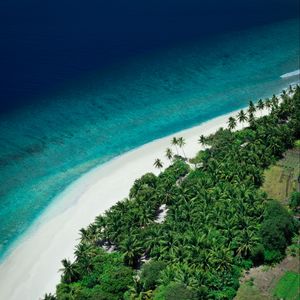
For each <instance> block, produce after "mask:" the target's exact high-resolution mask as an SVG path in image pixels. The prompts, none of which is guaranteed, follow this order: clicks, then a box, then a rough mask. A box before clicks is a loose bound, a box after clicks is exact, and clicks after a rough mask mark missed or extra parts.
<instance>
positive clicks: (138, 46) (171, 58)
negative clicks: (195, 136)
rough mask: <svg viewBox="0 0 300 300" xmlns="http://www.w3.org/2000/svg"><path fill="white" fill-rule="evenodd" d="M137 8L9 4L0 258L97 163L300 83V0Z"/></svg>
mask: <svg viewBox="0 0 300 300" xmlns="http://www.w3.org/2000/svg"><path fill="white" fill-rule="evenodd" d="M99 3H100V4H101V5H102V6H101V5H100V4H99ZM126 3H127V2H126ZM126 3H125V1H112V2H111V3H110V4H106V6H105V4H104V3H103V2H101V1H98V4H96V2H95V3H94V1H91V3H90V4H80V3H79V2H77V1H75V2H74V3H73V4H72V6H70V5H69V4H68V3H67V2H65V1H61V2H60V4H59V5H57V3H56V6H55V5H54V4H55V3H51V4H50V3H49V4H44V3H41V2H38V1H33V0H31V1H29V2H27V3H26V4H25V3H23V2H22V3H19V1H17V0H14V1H10V2H8V1H6V2H3V3H1V4H0V5H1V6H0V7H1V8H2V10H1V12H0V16H1V14H3V11H5V12H6V14H5V18H4V19H3V18H1V21H0V22H5V24H6V30H3V26H2V27H1V29H0V34H1V37H2V42H1V43H3V45H4V47H2V48H1V50H0V56H1V58H2V59H1V65H2V73H1V86H0V97H1V112H0V182H1V185H0V258H4V257H5V255H6V254H7V253H9V249H10V247H11V246H12V245H13V243H14V242H15V241H16V240H17V239H18V238H19V237H20V236H21V235H23V234H26V231H27V230H28V229H29V228H30V226H31V225H32V224H33V223H34V221H35V220H37V218H38V217H39V216H40V215H41V214H42V213H43V212H44V211H45V209H46V208H47V207H48V205H49V204H50V203H51V202H52V201H53V199H54V198H55V197H56V196H57V195H58V194H59V193H61V192H62V191H63V190H64V189H65V188H66V187H67V186H68V185H69V184H70V183H71V182H73V181H74V180H76V179H77V178H79V177H80V176H81V175H82V174H84V173H86V172H88V171H89V170H91V169H92V168H93V167H95V166H98V165H100V164H103V163H104V162H107V161H108V160H110V159H112V158H113V157H115V156H117V155H120V154H122V153H124V152H126V151H128V150H131V149H133V148H135V147H138V146H140V145H142V144H145V143H147V142H149V141H152V140H154V139H157V138H160V137H163V136H166V135H169V134H172V133H174V132H177V131H179V130H182V129H185V128H189V127H192V126H194V125H197V124H199V123H201V122H203V121H206V120H209V119H211V118H213V117H216V116H218V115H221V114H225V113H228V112H230V111H232V110H236V109H239V108H242V107H244V106H246V105H247V103H248V102H249V100H257V99H258V98H264V97H267V96H270V95H272V94H276V93H279V92H280V91H281V90H282V89H283V88H285V87H286V86H287V85H289V84H291V83H295V82H297V81H298V80H299V79H298V76H291V77H286V78H281V77H280V76H281V75H283V74H285V73H288V72H292V71H294V70H297V69H299V36H300V35H299V34H300V32H299V16H297V12H296V10H295V7H296V6H297V5H298V4H296V1H287V2H283V1H279V0H278V1H273V2H272V3H273V4H272V5H273V10H272V11H271V12H269V14H268V6H267V4H268V5H270V3H265V4H264V5H265V6H262V4H259V2H257V3H256V2H255V1H254V2H251V3H250V4H247V5H248V6H247V5H246V4H244V5H245V6H244V7H242V9H243V10H241V8H239V9H236V11H232V8H233V7H235V8H236V7H237V6H238V5H239V4H238V2H236V1H232V3H231V2H230V3H229V4H230V5H231V6H230V5H229V4H228V3H227V5H228V7H224V6H222V5H221V4H220V3H219V4H220V5H221V7H219V9H214V7H213V6H212V5H207V6H205V8H204V12H205V14H204V13H203V12H202V10H203V9H202V8H203V7H202V8H201V7H200V6H199V1H190V5H187V3H189V1H185V2H184V3H185V4H184V5H183V1H174V2H173V5H172V4H171V2H170V1H166V2H165V3H164V4H160V2H158V1H153V2H151V5H150V2H147V1H146V2H145V3H143V4H141V3H140V2H133V3H132V4H130V6H128V5H127V4H126ZM216 3H218V2H217V1H216V2H215V4H216ZM284 3H285V4H284ZM14 4H15V5H19V7H18V9H17V10H16V9H15V6H13V5H14ZM202 4H203V3H202ZM255 4H257V6H255ZM85 5H86V6H88V7H86V6H85ZM92 5H98V6H97V7H98V9H99V10H92V9H91V7H90V6H92ZM280 7H282V9H281V10H280ZM13 8H14V9H13ZM101 8H105V9H101ZM201 9H202V10H201ZM7 12H9V13H7ZM200 12H201V13H200ZM64 14H65V15H64ZM66 14H67V15H66ZM64 16H66V18H65V19H66V20H65V19H64V18H63V17H64ZM231 17H232V18H231ZM199 18H200V20H199ZM254 20H255V22H254ZM63 21H64V22H65V23H63V24H62V22H63ZM154 21H155V22H154ZM18 22H19V23H18ZM184 22H186V23H184ZM18 24H22V25H24V26H18ZM39 24H41V26H37V25H39ZM62 25H64V26H62ZM139 25H140V26H139ZM200 25H201V26H202V27H201V26H200ZM4 29H5V28H4ZM99 201H101V199H99Z"/></svg>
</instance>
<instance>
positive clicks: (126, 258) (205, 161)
mask: <svg viewBox="0 0 300 300" xmlns="http://www.w3.org/2000/svg"><path fill="white" fill-rule="evenodd" d="M296 95H298V96H299V88H297V92H296ZM295 97H296V96H295ZM295 97H294V98H295ZM294 98H293V99H291V98H289V97H285V98H284V101H283V103H282V104H281V105H279V103H278V99H277V98H276V97H273V98H272V100H270V101H268V104H267V102H266V103H265V104H264V105H267V107H269V108H271V111H272V112H271V114H270V115H269V116H265V117H262V118H258V119H256V118H255V117H254V115H253V112H254V110H255V109H256V107H255V106H254V104H253V103H251V107H250V108H251V111H253V112H252V114H251V112H250V113H249V111H248V112H247V113H244V112H243V113H240V116H239V117H238V119H239V120H240V119H241V122H244V121H245V120H246V119H248V120H249V122H250V124H251V125H250V127H249V128H246V129H244V130H242V131H236V132H232V131H230V130H228V129H220V130H218V131H217V133H216V134H214V135H211V136H209V137H202V138H201V141H202V144H204V145H206V146H207V145H208V146H209V147H208V148H207V149H206V150H204V151H201V152H200V153H199V154H198V155H197V157H196V158H195V159H194V160H193V162H194V163H195V167H194V168H193V170H191V168H190V167H189V165H188V164H187V163H186V162H185V159H183V158H182V157H180V156H179V155H177V156H175V157H172V162H173V164H172V165H171V166H170V167H168V168H167V169H165V170H164V171H163V172H161V173H160V175H159V176H155V175H154V174H151V173H147V174H145V175H144V176H142V177H141V178H140V179H137V180H136V181H135V183H134V185H133V187H132V188H131V190H130V195H129V198H128V199H124V200H123V201H120V202H118V203H117V204H116V205H114V206H113V207H112V208H111V209H110V210H108V211H107V212H106V213H105V214H104V215H103V216H99V217H97V218H96V220H95V222H94V223H93V224H91V225H90V226H88V228H86V229H82V230H81V241H80V244H79V245H78V246H77V247H76V251H75V256H76V260H75V262H74V263H71V262H69V261H68V260H64V261H63V266H64V267H63V269H62V270H61V271H62V279H61V283H60V284H59V285H58V286H57V291H56V296H57V299H58V300H69V299H72V300H84V299H97V300H99V299H102V300H103V299H105V300H106V299H107V300H108V299H109V300H119V299H124V298H125V299H128V300H129V299H130V300H136V299H141V300H148V299H152V298H153V299H155V300H169V299H170V300H176V299H180V300H184V299H233V297H234V296H235V292H236V290H237V289H238V286H239V276H240V273H241V270H242V269H248V268H250V267H252V266H253V264H256V265H258V264H260V263H262V262H263V261H264V262H267V263H273V262H274V261H278V260H279V259H281V257H282V255H283V253H284V251H285V249H286V246H287V245H288V244H289V243H290V242H291V238H292V236H293V235H294V233H295V231H296V229H297V226H296V224H295V222H294V221H293V218H292V217H291V216H290V215H289V213H288V212H287V211H286V210H285V209H284V208H283V207H282V206H280V204H278V203H276V202H274V201H268V200H267V196H266V194H265V193H263V192H261V190H260V189H259V188H260V187H261V185H262V183H263V180H264V178H263V172H264V169H265V168H267V167H268V166H269V165H270V164H271V163H273V162H274V161H276V160H278V159H279V158H280V157H282V155H283V153H284V151H286V150H287V149H288V148H289V147H291V146H292V145H293V144H294V141H295V138H296V137H297V136H298V138H299V135H300V131H299V132H298V129H297V128H298V127H297V126H298V125H297V121H298V120H299V118H298V112H300V108H299V107H300V102H299V99H294ZM298 105H299V107H298ZM260 107H262V103H261V104H260ZM245 118H246V119H245ZM297 118H298V119H297ZM235 122H236V120H233V119H231V122H230V128H232V129H234V127H235V126H234V125H235ZM298 123H299V122H298ZM173 140H174V139H173ZM175 140H176V143H175V144H174V146H175V148H176V151H178V150H181V152H183V148H182V146H183V145H184V140H182V141H181V142H180V144H179V143H178V140H177V139H175ZM175 140H174V142H175ZM177 146H178V147H179V148H181V149H179V148H178V147H177ZM180 146H181V147H180ZM178 153H179V152H178ZM183 154H184V153H183ZM170 158H171V157H170ZM199 162H201V166H200V165H197V163H199ZM161 205H164V206H166V208H167V217H166V218H165V219H164V221H163V222H161V223H159V224H158V223H157V216H158V214H159V210H160V207H161ZM102 247H105V249H106V250H110V251H113V252H112V253H108V252H105V251H104V250H103V249H102ZM144 259H150V262H148V263H145V264H144V265H143V264H142V263H143V260H144ZM141 266H142V270H141V276H140V279H138V278H139V277H138V276H136V275H137V274H139V273H138V272H137V270H138V269H140V267H141ZM152 295H153V296H152Z"/></svg>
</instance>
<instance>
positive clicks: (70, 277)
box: [59, 258, 78, 283]
mask: <svg viewBox="0 0 300 300" xmlns="http://www.w3.org/2000/svg"><path fill="white" fill-rule="evenodd" d="M61 262H62V264H63V268H61V269H60V270H59V272H62V273H63V274H62V275H63V278H64V281H65V282H67V283H71V282H72V281H74V280H75V279H76V278H77V275H78V272H77V270H76V268H75V266H74V264H72V263H71V262H70V261H69V260H68V259H66V258H64V259H63V260H62V261H61Z"/></svg>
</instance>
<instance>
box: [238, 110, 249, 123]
mask: <svg viewBox="0 0 300 300" xmlns="http://www.w3.org/2000/svg"><path fill="white" fill-rule="evenodd" d="M237 118H238V120H239V122H240V123H244V122H245V121H247V115H246V114H245V112H244V111H243V110H241V111H240V112H239V113H238V115H237Z"/></svg>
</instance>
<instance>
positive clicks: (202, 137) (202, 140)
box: [198, 134, 206, 146]
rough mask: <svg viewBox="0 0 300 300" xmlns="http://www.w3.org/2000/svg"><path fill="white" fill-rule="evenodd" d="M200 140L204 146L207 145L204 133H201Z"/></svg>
mask: <svg viewBox="0 0 300 300" xmlns="http://www.w3.org/2000/svg"><path fill="white" fill-rule="evenodd" d="M198 142H199V143H200V144H201V145H202V146H204V145H205V142H206V141H205V136H204V135H203V134H201V135H200V138H199V140H198Z"/></svg>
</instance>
